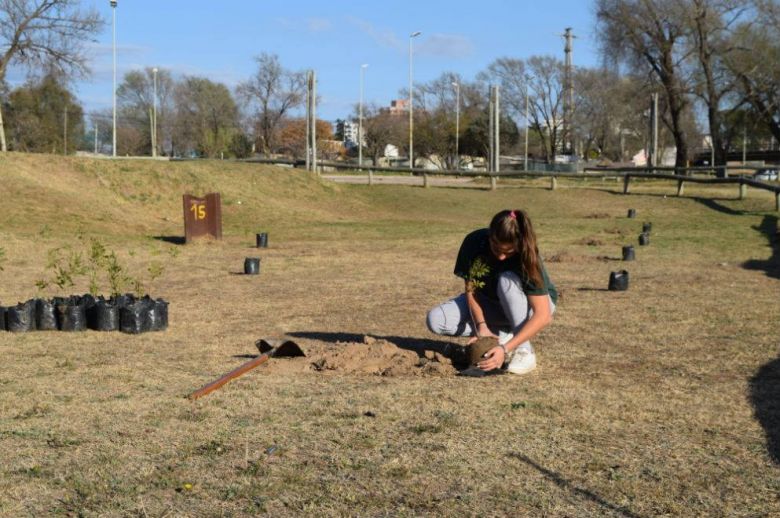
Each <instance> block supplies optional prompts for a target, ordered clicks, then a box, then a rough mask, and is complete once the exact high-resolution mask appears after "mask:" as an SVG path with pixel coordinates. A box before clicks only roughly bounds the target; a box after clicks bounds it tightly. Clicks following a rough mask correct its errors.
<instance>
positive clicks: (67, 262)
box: [35, 247, 86, 291]
mask: <svg viewBox="0 0 780 518" xmlns="http://www.w3.org/2000/svg"><path fill="white" fill-rule="evenodd" d="M65 250H67V252H68V253H67V255H63V251H65ZM46 268H47V269H48V270H51V278H49V279H46V278H43V279H39V280H37V281H36V282H35V286H36V287H37V288H38V289H40V290H43V289H45V288H46V287H48V286H49V285H51V284H54V285H55V286H57V287H58V288H59V289H60V290H61V291H62V290H65V288H72V287H73V286H74V285H75V283H74V281H73V279H74V278H76V277H78V276H80V275H84V274H85V273H86V267H85V265H84V260H83V255H82V253H81V252H77V251H75V250H71V249H70V247H63V248H52V249H51V250H49V252H48V261H47V263H46Z"/></svg>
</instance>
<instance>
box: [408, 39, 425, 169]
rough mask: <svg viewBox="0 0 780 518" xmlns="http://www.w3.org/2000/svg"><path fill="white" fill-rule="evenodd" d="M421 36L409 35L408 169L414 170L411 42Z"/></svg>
mask: <svg viewBox="0 0 780 518" xmlns="http://www.w3.org/2000/svg"><path fill="white" fill-rule="evenodd" d="M420 34H422V33H421V32H420V31H415V32H413V33H411V34H410V35H409V169H410V170H412V169H414V95H413V93H412V91H413V88H414V84H413V83H412V40H413V39H414V38H416V37H417V36H419V35H420Z"/></svg>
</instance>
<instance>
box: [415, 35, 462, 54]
mask: <svg viewBox="0 0 780 518" xmlns="http://www.w3.org/2000/svg"><path fill="white" fill-rule="evenodd" d="M416 51H417V52H418V53H419V54H421V55H427V56H435V57H444V58H455V59H464V58H468V57H471V56H472V55H474V43H472V41H471V40H470V39H469V38H467V37H465V36H461V35H459V34H431V36H430V37H428V38H425V39H424V40H422V41H421V42H420V44H419V45H418V46H417V47H416Z"/></svg>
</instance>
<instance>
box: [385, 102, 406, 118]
mask: <svg viewBox="0 0 780 518" xmlns="http://www.w3.org/2000/svg"><path fill="white" fill-rule="evenodd" d="M388 111H389V112H390V115H403V114H405V113H409V99H395V100H393V101H390V109H389V110H388Z"/></svg>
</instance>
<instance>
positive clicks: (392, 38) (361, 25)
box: [347, 16, 406, 50]
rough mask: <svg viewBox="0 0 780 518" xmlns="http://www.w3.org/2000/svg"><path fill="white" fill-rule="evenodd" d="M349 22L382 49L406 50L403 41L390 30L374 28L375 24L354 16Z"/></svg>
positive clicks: (350, 17)
mask: <svg viewBox="0 0 780 518" xmlns="http://www.w3.org/2000/svg"><path fill="white" fill-rule="evenodd" d="M347 21H348V22H349V23H351V24H352V25H354V26H355V27H357V28H358V29H359V30H360V31H361V32H363V33H364V34H366V35H367V36H369V37H370V38H371V39H372V40H374V41H375V42H376V43H377V44H378V45H379V46H380V47H385V48H389V49H395V50H404V49H405V48H406V46H405V44H404V43H403V42H402V41H401V39H400V38H398V36H396V34H395V33H394V32H393V31H391V30H390V29H380V28H377V27H374V24H372V23H371V22H369V21H367V20H363V19H361V18H356V17H354V16H349V17H347Z"/></svg>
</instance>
